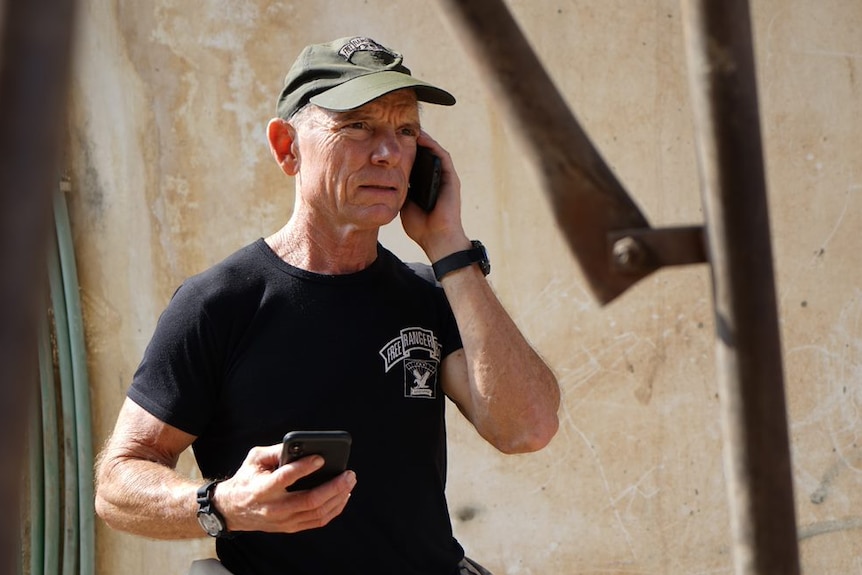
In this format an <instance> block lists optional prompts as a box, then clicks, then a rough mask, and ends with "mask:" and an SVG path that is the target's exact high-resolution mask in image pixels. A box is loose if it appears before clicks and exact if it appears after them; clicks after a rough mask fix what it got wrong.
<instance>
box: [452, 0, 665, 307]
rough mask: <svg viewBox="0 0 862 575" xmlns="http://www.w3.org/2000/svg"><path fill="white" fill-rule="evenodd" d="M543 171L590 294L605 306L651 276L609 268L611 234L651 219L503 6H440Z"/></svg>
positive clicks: (496, 2)
mask: <svg viewBox="0 0 862 575" xmlns="http://www.w3.org/2000/svg"><path fill="white" fill-rule="evenodd" d="M440 4H441V5H442V7H443V10H442V12H443V13H444V14H445V15H446V16H448V18H449V20H450V21H451V23H452V25H453V27H454V28H455V29H456V31H457V32H458V35H459V38H460V39H461V40H462V41H463V43H464V45H465V47H466V49H467V51H468V52H469V53H470V54H471V55H472V57H473V59H474V60H475V61H476V62H477V63H478V64H479V65H480V66H479V67H480V70H481V71H482V73H483V74H484V76H485V79H486V80H487V82H488V83H489V85H490V86H491V87H492V89H493V90H494V92H495V94H496V97H497V99H498V101H499V102H500V104H501V105H502V106H503V107H504V110H505V112H506V114H507V116H508V118H509V119H510V120H511V121H512V122H513V123H514V125H515V127H516V128H517V129H518V132H519V135H520V136H521V137H522V138H523V139H524V140H525V142H526V145H525V150H526V152H527V153H528V154H530V155H531V160H532V162H533V163H534V164H535V165H536V166H537V167H538V168H539V169H538V170H537V171H538V174H539V177H540V178H543V182H542V183H543V189H544V190H545V192H546V194H547V195H548V198H549V200H550V201H551V205H552V207H553V211H554V215H555V217H556V219H557V225H558V226H559V228H560V229H561V231H562V232H563V234H564V235H565V237H566V239H567V241H568V243H569V247H570V249H571V251H572V253H573V254H574V256H575V257H576V258H577V260H578V263H579V264H580V266H581V269H582V270H583V272H584V276H585V278H586V280H587V281H588V282H589V285H590V288H591V289H592V291H593V294H594V295H595V296H596V297H597V298H598V299H599V300H600V301H601V302H602V303H607V302H609V301H611V300H612V299H614V298H615V297H616V296H618V295H619V294H620V293H622V292H623V291H625V290H626V289H627V288H628V287H629V286H631V285H632V284H634V283H635V282H637V281H638V280H639V279H641V278H643V277H644V276H646V275H647V274H648V273H649V272H650V271H652V270H633V269H630V270H627V271H623V270H621V269H620V268H619V267H618V266H614V265H611V262H612V253H611V251H612V248H613V246H612V243H611V242H609V241H608V233H609V232H611V231H613V230H620V229H630V228H648V227H649V224H648V223H647V220H646V218H645V217H644V216H643V215H642V214H641V212H640V210H639V209H638V207H637V206H636V205H635V203H634V202H633V201H632V200H631V198H630V197H629V195H628V194H627V193H626V191H625V190H624V189H623V187H622V185H621V184H620V183H619V181H617V179H616V177H615V176H614V174H613V172H611V170H610V168H609V167H608V166H607V164H606V163H605V161H604V160H603V159H602V157H601V155H600V154H599V152H598V150H597V149H596V148H595V147H594V146H593V144H592V142H591V141H590V139H589V137H587V135H586V133H585V132H584V130H583V129H582V128H581V126H580V125H579V124H578V121H577V120H576V119H575V117H574V115H573V114H572V113H571V111H570V110H569V108H568V105H567V104H566V101H565V99H564V98H563V96H562V95H561V94H560V93H559V91H558V90H557V88H556V87H555V86H554V83H553V81H552V80H551V78H550V76H548V74H547V73H546V72H545V69H544V67H543V66H542V63H541V62H540V61H539V59H538V57H537V56H536V54H535V53H534V52H533V49H532V48H531V47H530V44H529V43H528V42H527V40H526V38H525V37H524V35H523V33H522V32H521V30H520V28H519V27H518V24H517V23H516V22H515V20H514V19H513V17H512V15H511V14H510V13H509V10H508V8H507V7H506V4H505V3H503V1H502V0H440Z"/></svg>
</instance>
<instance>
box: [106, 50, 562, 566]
mask: <svg viewBox="0 0 862 575" xmlns="http://www.w3.org/2000/svg"><path fill="white" fill-rule="evenodd" d="M419 101H424V102H430V103H434V104H441V105H452V104H454V103H455V99H454V98H453V97H452V96H451V95H450V94H449V93H448V92H446V91H444V90H442V89H440V88H437V87H435V86H432V85H430V84H427V83H425V82H422V81H420V80H418V79H416V78H414V77H413V76H412V75H411V73H410V71H409V70H408V69H407V68H406V67H404V65H403V62H402V57H401V56H400V55H399V54H397V53H396V52H394V51H392V50H390V49H388V48H385V47H384V46H382V45H380V44H378V43H377V42H375V41H373V40H371V39H369V38H362V37H357V38H343V39H339V40H336V41H333V42H329V43H326V44H318V45H312V46H308V47H307V48H305V49H304V50H303V52H302V53H301V54H300V55H299V57H298V58H297V60H296V62H295V63H294V65H293V67H292V68H291V70H290V71H289V73H288V75H287V77H286V80H285V84H284V89H283V91H282V92H281V94H280V97H279V99H278V106H277V112H278V117H276V118H274V119H273V120H271V121H270V122H269V125H268V138H269V144H270V148H271V150H272V154H273V156H274V158H275V160H276V162H277V163H278V165H279V166H281V169H282V170H283V171H284V173H285V174H287V175H288V176H293V177H294V178H295V186H296V201H295V206H294V211H293V214H292V215H291V217H290V219H289V221H288V222H287V223H286V224H285V226H284V227H283V228H282V229H280V230H279V231H277V232H276V233H274V234H272V235H271V236H269V237H267V238H265V239H259V240H257V241H255V242H254V243H252V244H250V245H248V246H247V247H245V248H243V249H241V250H240V251H238V252H237V253H235V254H234V255H232V256H230V257H229V258H227V259H226V260H225V261H223V262H221V263H219V264H217V265H215V266H214V267H213V268H211V269H209V270H208V271H206V272H204V273H202V274H200V275H198V276H195V277H193V278H190V279H188V280H187V281H186V282H184V284H183V285H182V286H181V287H180V288H179V289H178V290H177V293H176V294H175V296H174V297H173V299H172V301H171V302H170V304H169V306H168V308H167V309H166V310H165V312H164V313H163V315H162V317H161V318H160V320H159V322H158V326H157V328H156V331H155V333H154V335H153V338H152V341H151V342H150V344H149V346H148V347H147V350H146V352H145V354H144V357H143V360H142V362H141V364H140V367H139V368H138V370H137V372H136V373H135V376H134V379H133V382H132V385H131V387H130V389H129V392H128V397H127V399H126V401H125V403H124V405H123V407H122V410H121V412H120V414H119V418H118V421H117V424H116V428H115V430H114V433H113V435H112V437H111V439H110V440H109V441H108V443H107V445H106V447H105V449H104V451H103V453H102V455H101V457H100V464H99V470H98V491H97V502H96V503H97V510H98V513H99V515H100V516H101V517H102V518H104V520H105V521H106V522H107V523H108V524H109V525H111V526H113V527H115V528H118V529H123V530H127V531H130V532H133V533H137V534H140V535H144V536H148V537H156V538H164V539H177V538H190V537H198V536H203V535H204V534H205V532H206V533H208V534H209V535H211V536H214V537H216V538H217V540H216V548H217V552H218V555H219V558H220V559H221V561H222V563H223V564H224V566H225V567H226V568H228V569H229V570H230V571H232V572H233V573H235V574H236V575H256V574H262V573H287V574H291V575H294V574H295V575H302V574H330V573H331V574H351V573H356V574H362V575H370V574H372V573H392V574H398V575H407V574H417V575H419V574H429V575H430V574H434V575H455V574H458V573H462V572H464V573H479V572H481V571H480V569H481V568H479V567H478V566H477V565H475V564H473V563H472V562H470V561H469V560H468V559H466V558H465V557H464V551H463V549H462V547H461V546H460V545H459V543H458V542H457V541H456V540H455V538H454V537H453V535H452V528H451V524H450V520H449V514H448V510H447V506H446V500H445V495H444V487H445V481H446V437H445V421H444V409H445V397H448V398H449V399H450V400H451V401H452V402H454V403H455V405H457V406H458V408H459V409H460V411H461V412H462V413H463V414H464V416H465V417H466V418H467V419H468V420H469V421H470V422H471V423H472V424H473V425H474V426H475V428H476V429H477V431H478V432H479V434H481V436H482V437H484V438H485V439H486V440H487V441H489V442H490V443H491V444H492V445H494V446H495V447H496V448H497V449H499V450H501V451H503V452H505V453H520V452H528V451H533V450H537V449H540V448H542V447H543V446H544V445H546V444H547V443H548V442H549V441H550V439H551V438H552V437H553V435H554V433H555V432H556V429H557V408H558V404H559V389H558V386H557V382H556V380H555V378H554V376H553V374H552V373H551V371H550V370H549V369H548V367H547V366H546V365H545V363H544V362H543V361H542V360H541V358H540V357H539V356H538V355H537V354H536V353H535V352H534V350H533V349H532V348H531V347H530V345H529V344H528V343H527V342H526V341H525V339H524V337H523V336H522V335H521V333H520V332H519V331H518V329H517V327H516V326H515V325H514V323H513V322H512V320H511V319H510V318H509V316H508V315H507V313H506V312H505V310H504V309H503V308H502V306H501V305H500V303H499V301H498V300H497V298H496V297H495V295H494V293H493V291H492V290H491V288H490V286H489V284H488V283H487V281H486V279H485V275H486V274H487V273H488V271H489V265H488V261H487V255H486V253H485V250H484V248H483V247H482V246H481V244H480V243H479V242H477V241H471V240H470V239H469V238H468V236H467V235H466V234H465V232H464V229H463V226H462V223H461V215H460V204H461V198H460V193H461V192H460V182H459V180H458V176H457V174H456V173H455V168H454V166H453V164H452V160H451V158H450V156H449V154H448V153H447V152H446V151H445V150H444V149H443V148H442V147H441V146H440V145H439V144H438V143H437V142H435V141H434V140H433V139H432V138H431V137H430V136H428V134H427V133H425V132H424V131H422V128H421V125H420V118H419V107H418V102H419ZM418 146H425V147H427V148H429V149H430V150H431V151H432V152H433V154H434V155H436V156H437V157H439V158H440V160H441V164H442V175H441V177H440V182H441V187H440V194H439V201H438V202H437V204H436V206H435V207H434V208H433V209H432V210H431V211H428V212H426V211H424V210H423V209H422V208H420V207H419V206H418V205H416V204H414V203H413V202H410V201H406V198H407V194H408V182H409V178H410V172H411V167H412V165H413V162H414V158H415V157H416V153H417V147H418ZM399 214H400V216H401V221H402V224H403V226H404V229H405V231H406V233H407V234H408V235H409V237H410V238H412V239H413V240H414V241H415V242H416V243H417V244H418V245H419V246H420V247H421V248H422V249H423V250H424V252H425V254H427V256H428V258H429V261H431V262H434V265H433V268H431V269H433V272H434V275H436V278H435V277H433V276H432V275H431V269H428V267H427V266H425V269H424V270H423V269H421V268H420V267H418V266H415V265H414V266H408V265H406V264H404V263H403V262H401V261H400V260H399V259H398V258H396V257H395V256H394V255H393V254H392V253H390V252H389V251H387V250H386V249H385V248H384V247H382V246H381V245H380V244H379V243H378V232H379V229H380V227H381V226H383V225H385V224H387V223H389V222H391V221H392V220H393V219H395V218H396V217H397V216H399ZM435 280H436V281H435ZM303 429H305V430H308V429H310V430H325V429H339V430H346V431H348V432H349V433H350V434H351V435H352V438H353V445H352V452H351V455H350V460H349V466H348V470H347V471H345V472H343V473H341V474H340V475H338V476H336V477H335V478H334V479H332V480H330V481H328V482H326V483H324V484H322V485H320V486H319V487H315V488H312V489H308V490H301V491H294V490H291V491H288V490H286V488H288V487H289V486H291V485H292V484H293V483H294V482H296V481H297V480H298V479H300V478H302V477H304V476H306V475H309V474H310V473H312V472H313V471H315V470H316V469H317V468H319V467H320V466H321V465H322V461H321V458H319V457H307V458H303V459H299V460H297V461H295V462H293V463H289V464H286V465H281V466H279V456H280V453H281V450H282V445H281V443H280V440H281V438H282V437H283V435H284V434H285V433H286V432H287V431H291V430H303ZM189 446H192V447H193V449H194V453H195V457H196V460H197V462H198V465H199V466H200V469H201V472H202V474H203V476H204V477H207V478H209V479H208V480H207V482H206V484H204V485H201V484H200V483H199V482H196V481H193V480H190V479H189V478H186V477H182V476H181V475H179V474H178V473H177V472H176V471H175V466H176V462H177V458H178V457H179V455H180V453H181V452H182V451H183V450H185V449H186V448H187V447H189ZM202 526H203V527H204V529H202V528H201V527H202Z"/></svg>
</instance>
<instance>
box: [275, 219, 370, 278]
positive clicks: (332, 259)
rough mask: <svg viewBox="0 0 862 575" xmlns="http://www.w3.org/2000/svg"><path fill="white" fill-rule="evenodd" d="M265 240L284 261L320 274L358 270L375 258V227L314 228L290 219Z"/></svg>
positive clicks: (368, 264)
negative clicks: (353, 228)
mask: <svg viewBox="0 0 862 575" xmlns="http://www.w3.org/2000/svg"><path fill="white" fill-rule="evenodd" d="M265 241H266V243H267V245H269V247H270V248H271V249H272V251H273V252H275V253H276V255H278V257H280V258H281V259H283V260H284V261H285V262H287V263H289V264H290V265H292V266H294V267H297V268H300V269H304V270H306V271H310V272H314V273H319V274H329V275H342V274H349V273H354V272H358V271H361V270H363V269H365V268H367V267H368V266H370V265H371V264H372V263H373V262H374V260H375V259H377V232H376V230H374V231H370V230H361V231H360V230H352V231H340V230H331V229H326V230H324V229H315V228H314V227H313V226H305V225H301V224H299V223H298V222H296V221H295V220H293V219H291V220H290V221H289V222H287V224H285V226H284V227H283V228H281V229H280V230H279V231H277V232H276V233H274V234H272V235H271V236H269V237H268V238H266V240H265Z"/></svg>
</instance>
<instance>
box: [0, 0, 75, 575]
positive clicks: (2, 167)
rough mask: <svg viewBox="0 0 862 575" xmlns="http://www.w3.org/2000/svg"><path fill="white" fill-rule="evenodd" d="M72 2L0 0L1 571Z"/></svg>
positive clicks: (31, 368)
mask: <svg viewBox="0 0 862 575" xmlns="http://www.w3.org/2000/svg"><path fill="white" fill-rule="evenodd" d="M74 4H75V3H74V1H73V0H7V1H6V2H5V3H3V4H0V366H2V372H0V373H2V380H0V436H2V438H3V439H2V441H0V508H2V509H5V510H7V511H9V513H7V516H6V519H5V521H3V522H2V523H0V574H3V575H5V574H9V575H11V574H12V573H15V572H16V564H17V559H18V554H19V538H20V531H19V521H18V518H19V513H18V512H17V510H18V509H19V502H18V497H19V495H20V493H21V488H22V485H21V476H22V470H23V468H24V465H23V457H24V446H25V445H26V441H24V437H25V427H26V425H25V424H26V417H27V415H28V414H29V413H30V412H31V410H30V409H28V408H27V405H28V404H29V401H30V399H31V396H32V395H33V393H34V390H35V388H36V384H37V359H36V357H37V353H36V349H37V347H36V346H37V327H36V326H37V318H38V317H39V314H43V313H45V304H44V300H43V299H42V296H43V295H44V293H45V290H44V286H45V279H46V269H47V267H46V246H47V245H48V244H47V241H48V238H49V234H50V223H51V192H52V190H53V188H54V186H56V184H57V180H58V178H57V166H58V159H59V157H60V150H61V142H62V140H63V134H64V126H65V123H64V120H65V117H66V114H65V112H66V92H67V83H68V82H67V80H68V76H69V67H70V60H71V58H70V52H71V47H72V41H71V40H72V29H73V16H74Z"/></svg>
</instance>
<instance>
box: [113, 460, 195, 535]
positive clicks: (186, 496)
mask: <svg viewBox="0 0 862 575" xmlns="http://www.w3.org/2000/svg"><path fill="white" fill-rule="evenodd" d="M199 483H200V482H197V483H196V482H194V481H192V480H190V479H188V478H185V477H182V476H181V475H179V474H178V473H177V472H176V471H175V470H173V469H171V468H169V467H166V466H165V465H162V464H160V463H156V462H152V461H142V460H134V459H124V460H115V461H111V462H103V464H102V466H100V473H99V478H98V488H97V491H96V512H97V513H98V514H99V516H100V517H101V518H102V519H103V520H104V521H105V522H106V523H107V524H108V525H110V526H111V527H113V528H115V529H119V530H122V531H127V532H129V533H134V534H136V535H142V536H144V537H150V538H153V539H190V538H195V537H202V536H205V533H204V531H203V530H202V529H201V527H200V525H199V524H198V522H197V516H196V515H197V503H196V497H195V494H196V491H197V488H198V487H199V486H200V485H199Z"/></svg>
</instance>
